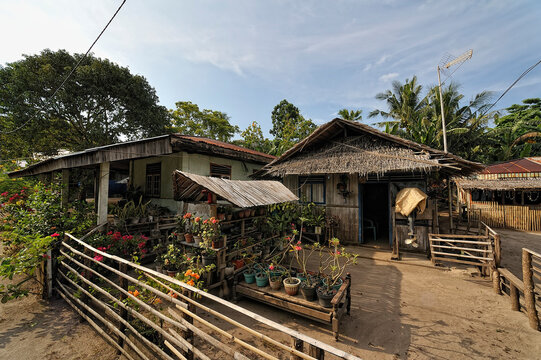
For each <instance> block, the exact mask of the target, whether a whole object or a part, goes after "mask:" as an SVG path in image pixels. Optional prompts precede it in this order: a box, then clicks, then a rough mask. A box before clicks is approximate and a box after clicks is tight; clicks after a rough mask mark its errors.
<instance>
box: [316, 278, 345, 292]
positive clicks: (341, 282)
mask: <svg viewBox="0 0 541 360" xmlns="http://www.w3.org/2000/svg"><path fill="white" fill-rule="evenodd" d="M321 283H322V284H323V286H324V287H325V286H327V279H323V280H322V281H321ZM343 283H344V280H343V279H338V280H337V281H336V284H334V285H333V286H332V288H333V289H334V290H336V291H338V290H340V287H341V286H342V284H343Z"/></svg>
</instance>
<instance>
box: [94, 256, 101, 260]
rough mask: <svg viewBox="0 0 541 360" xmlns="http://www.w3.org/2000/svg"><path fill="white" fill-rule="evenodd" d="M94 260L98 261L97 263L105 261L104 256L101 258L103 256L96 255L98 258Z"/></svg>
mask: <svg viewBox="0 0 541 360" xmlns="http://www.w3.org/2000/svg"><path fill="white" fill-rule="evenodd" d="M94 260H96V261H102V260H103V256H101V255H96V256H94Z"/></svg>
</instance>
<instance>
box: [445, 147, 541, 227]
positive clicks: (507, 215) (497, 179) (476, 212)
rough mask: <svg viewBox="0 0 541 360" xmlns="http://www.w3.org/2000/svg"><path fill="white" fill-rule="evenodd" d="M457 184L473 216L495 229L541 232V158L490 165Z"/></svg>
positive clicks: (462, 198) (461, 200)
mask: <svg viewBox="0 0 541 360" xmlns="http://www.w3.org/2000/svg"><path fill="white" fill-rule="evenodd" d="M454 181H455V183H456V184H457V187H458V190H459V195H460V197H459V198H460V203H461V204H462V206H463V207H465V208H467V209H468V213H470V215H471V216H479V217H480V219H481V220H482V221H483V222H485V223H486V224H487V225H489V226H493V227H501V228H509V229H516V230H525V231H541V157H530V158H522V159H515V160H510V161H506V162H502V163H497V164H493V165H489V166H487V167H486V168H484V169H483V170H482V171H480V172H478V173H476V174H474V175H473V176H471V177H468V178H455V179H454ZM472 214H473V215H472Z"/></svg>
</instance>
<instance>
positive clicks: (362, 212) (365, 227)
mask: <svg viewBox="0 0 541 360" xmlns="http://www.w3.org/2000/svg"><path fill="white" fill-rule="evenodd" d="M390 211H391V199H390V191H389V183H387V182H385V183H365V184H359V243H360V244H366V245H373V246H376V247H385V248H386V247H388V246H391V245H392V244H391V241H392V235H391V234H392V227H391V212H390Z"/></svg>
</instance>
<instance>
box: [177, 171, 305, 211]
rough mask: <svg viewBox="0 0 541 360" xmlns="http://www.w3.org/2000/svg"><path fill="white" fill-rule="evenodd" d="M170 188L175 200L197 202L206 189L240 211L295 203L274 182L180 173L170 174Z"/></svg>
mask: <svg viewBox="0 0 541 360" xmlns="http://www.w3.org/2000/svg"><path fill="white" fill-rule="evenodd" d="M173 186H174V191H175V199H176V200H189V201H201V200H204V199H205V197H206V195H205V193H204V190H206V191H210V192H212V193H214V194H216V195H218V196H219V197H221V198H223V199H225V200H227V201H229V202H230V203H232V204H234V205H236V206H239V207H242V208H248V207H253V206H263V205H271V204H279V203H284V202H288V201H297V200H299V198H298V197H297V196H295V194H293V193H292V192H291V191H290V190H289V189H288V188H287V187H285V186H284V184H282V183H281V182H278V181H269V180H227V179H220V178H215V177H208V176H202V175H196V174H191V173H187V172H183V171H180V170H176V171H175V172H174V173H173Z"/></svg>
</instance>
